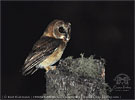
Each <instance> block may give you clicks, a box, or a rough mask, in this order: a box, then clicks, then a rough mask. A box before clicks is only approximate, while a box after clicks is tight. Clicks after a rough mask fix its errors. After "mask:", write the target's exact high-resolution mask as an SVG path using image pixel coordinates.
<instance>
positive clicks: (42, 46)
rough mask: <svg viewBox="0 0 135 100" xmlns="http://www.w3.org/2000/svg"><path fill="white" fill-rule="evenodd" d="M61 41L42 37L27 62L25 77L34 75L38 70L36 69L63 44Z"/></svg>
mask: <svg viewBox="0 0 135 100" xmlns="http://www.w3.org/2000/svg"><path fill="white" fill-rule="evenodd" d="M61 42H62V41H61V40H59V39H55V38H51V37H41V38H40V40H38V41H37V42H36V43H35V44H34V46H33V48H32V52H31V53H30V54H29V55H28V57H27V58H26V60H25V63H24V67H23V69H22V71H23V75H28V74H33V73H34V72H35V71H37V70H38V69H37V68H36V66H37V65H39V64H40V63H41V62H42V61H43V60H44V59H46V58H47V57H48V56H49V55H51V54H52V53H53V52H54V51H55V50H56V49H57V47H59V45H60V44H61Z"/></svg>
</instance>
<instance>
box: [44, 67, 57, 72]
mask: <svg viewBox="0 0 135 100" xmlns="http://www.w3.org/2000/svg"><path fill="white" fill-rule="evenodd" d="M45 70H46V73H48V71H49V70H56V66H48V67H45Z"/></svg>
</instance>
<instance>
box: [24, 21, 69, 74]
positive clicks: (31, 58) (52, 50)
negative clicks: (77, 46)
mask: <svg viewBox="0 0 135 100" xmlns="http://www.w3.org/2000/svg"><path fill="white" fill-rule="evenodd" d="M70 33H71V24H70V23H69V22H64V21H63V20H54V21H52V22H51V23H50V24H49V25H48V26H47V28H46V30H45V32H44V33H43V35H42V36H41V37H40V39H39V40H38V41H37V42H36V43H35V44H34V45H33V48H32V50H31V52H30V53H29V55H28V57H27V58H26V60H25V62H24V66H23V68H22V74H23V75H25V76H26V75H28V74H30V75H32V74H33V73H34V72H36V71H37V70H38V69H39V68H41V69H45V70H46V72H48V71H49V70H54V69H56V66H53V65H54V64H55V63H56V62H57V61H59V59H60V58H61V56H62V54H63V51H64V50H65V48H66V45H67V42H68V41H69V40H70Z"/></svg>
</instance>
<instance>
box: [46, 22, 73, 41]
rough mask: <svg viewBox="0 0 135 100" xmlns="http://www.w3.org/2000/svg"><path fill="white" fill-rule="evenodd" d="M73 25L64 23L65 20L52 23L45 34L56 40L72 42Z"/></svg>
mask: <svg viewBox="0 0 135 100" xmlns="http://www.w3.org/2000/svg"><path fill="white" fill-rule="evenodd" d="M70 33H71V24H70V23H69V22H64V21H63V20H54V21H52V22H51V23H50V24H49V25H48V27H47V29H46V32H45V36H50V37H54V38H56V39H62V40H64V41H65V42H68V41H69V40H70Z"/></svg>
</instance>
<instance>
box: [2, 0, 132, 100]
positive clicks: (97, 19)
mask: <svg viewBox="0 0 135 100" xmlns="http://www.w3.org/2000/svg"><path fill="white" fill-rule="evenodd" d="M54 19H62V20H65V21H69V22H71V24H72V31H71V34H72V37H71V40H70V42H69V43H68V46H67V48H66V50H65V52H64V54H63V56H62V58H65V57H67V56H74V58H77V57H79V56H80V53H85V56H86V57H89V56H90V55H95V58H101V57H102V58H104V59H105V60H106V82H107V83H108V84H109V85H110V86H111V87H112V86H113V85H114V84H115V81H114V80H113V79H114V78H115V76H116V75H118V74H120V73H125V74H127V75H128V76H129V77H130V79H131V80H130V81H129V85H130V87H131V89H130V90H129V91H128V92H126V91H125V92H123V91H119V92H116V91H113V92H112V93H111V94H110V95H112V96H121V98H132V99H133V92H134V87H133V84H134V65H133V63H134V61H133V56H134V40H133V39H134V33H133V31H134V26H133V25H134V11H133V2H126V1H125V2H124V1H122V2H103V1H102V2H36V1H35V2H13V1H12V2H9V1H8V2H2V19H1V20H2V95H3V96H4V95H42V94H43V93H44V92H45V87H46V86H45V78H44V71H43V70H39V71H38V72H36V73H35V74H34V75H32V76H27V77H24V76H22V75H21V71H20V70H21V68H22V65H23V63H24V60H25V58H26V57H27V55H28V53H29V52H30V51H31V48H32V46H33V44H34V43H35V42H36V41H37V40H38V39H39V37H40V36H41V35H42V33H43V32H44V30H45V28H46V27H47V25H48V24H49V23H50V22H51V21H52V20H54Z"/></svg>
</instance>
